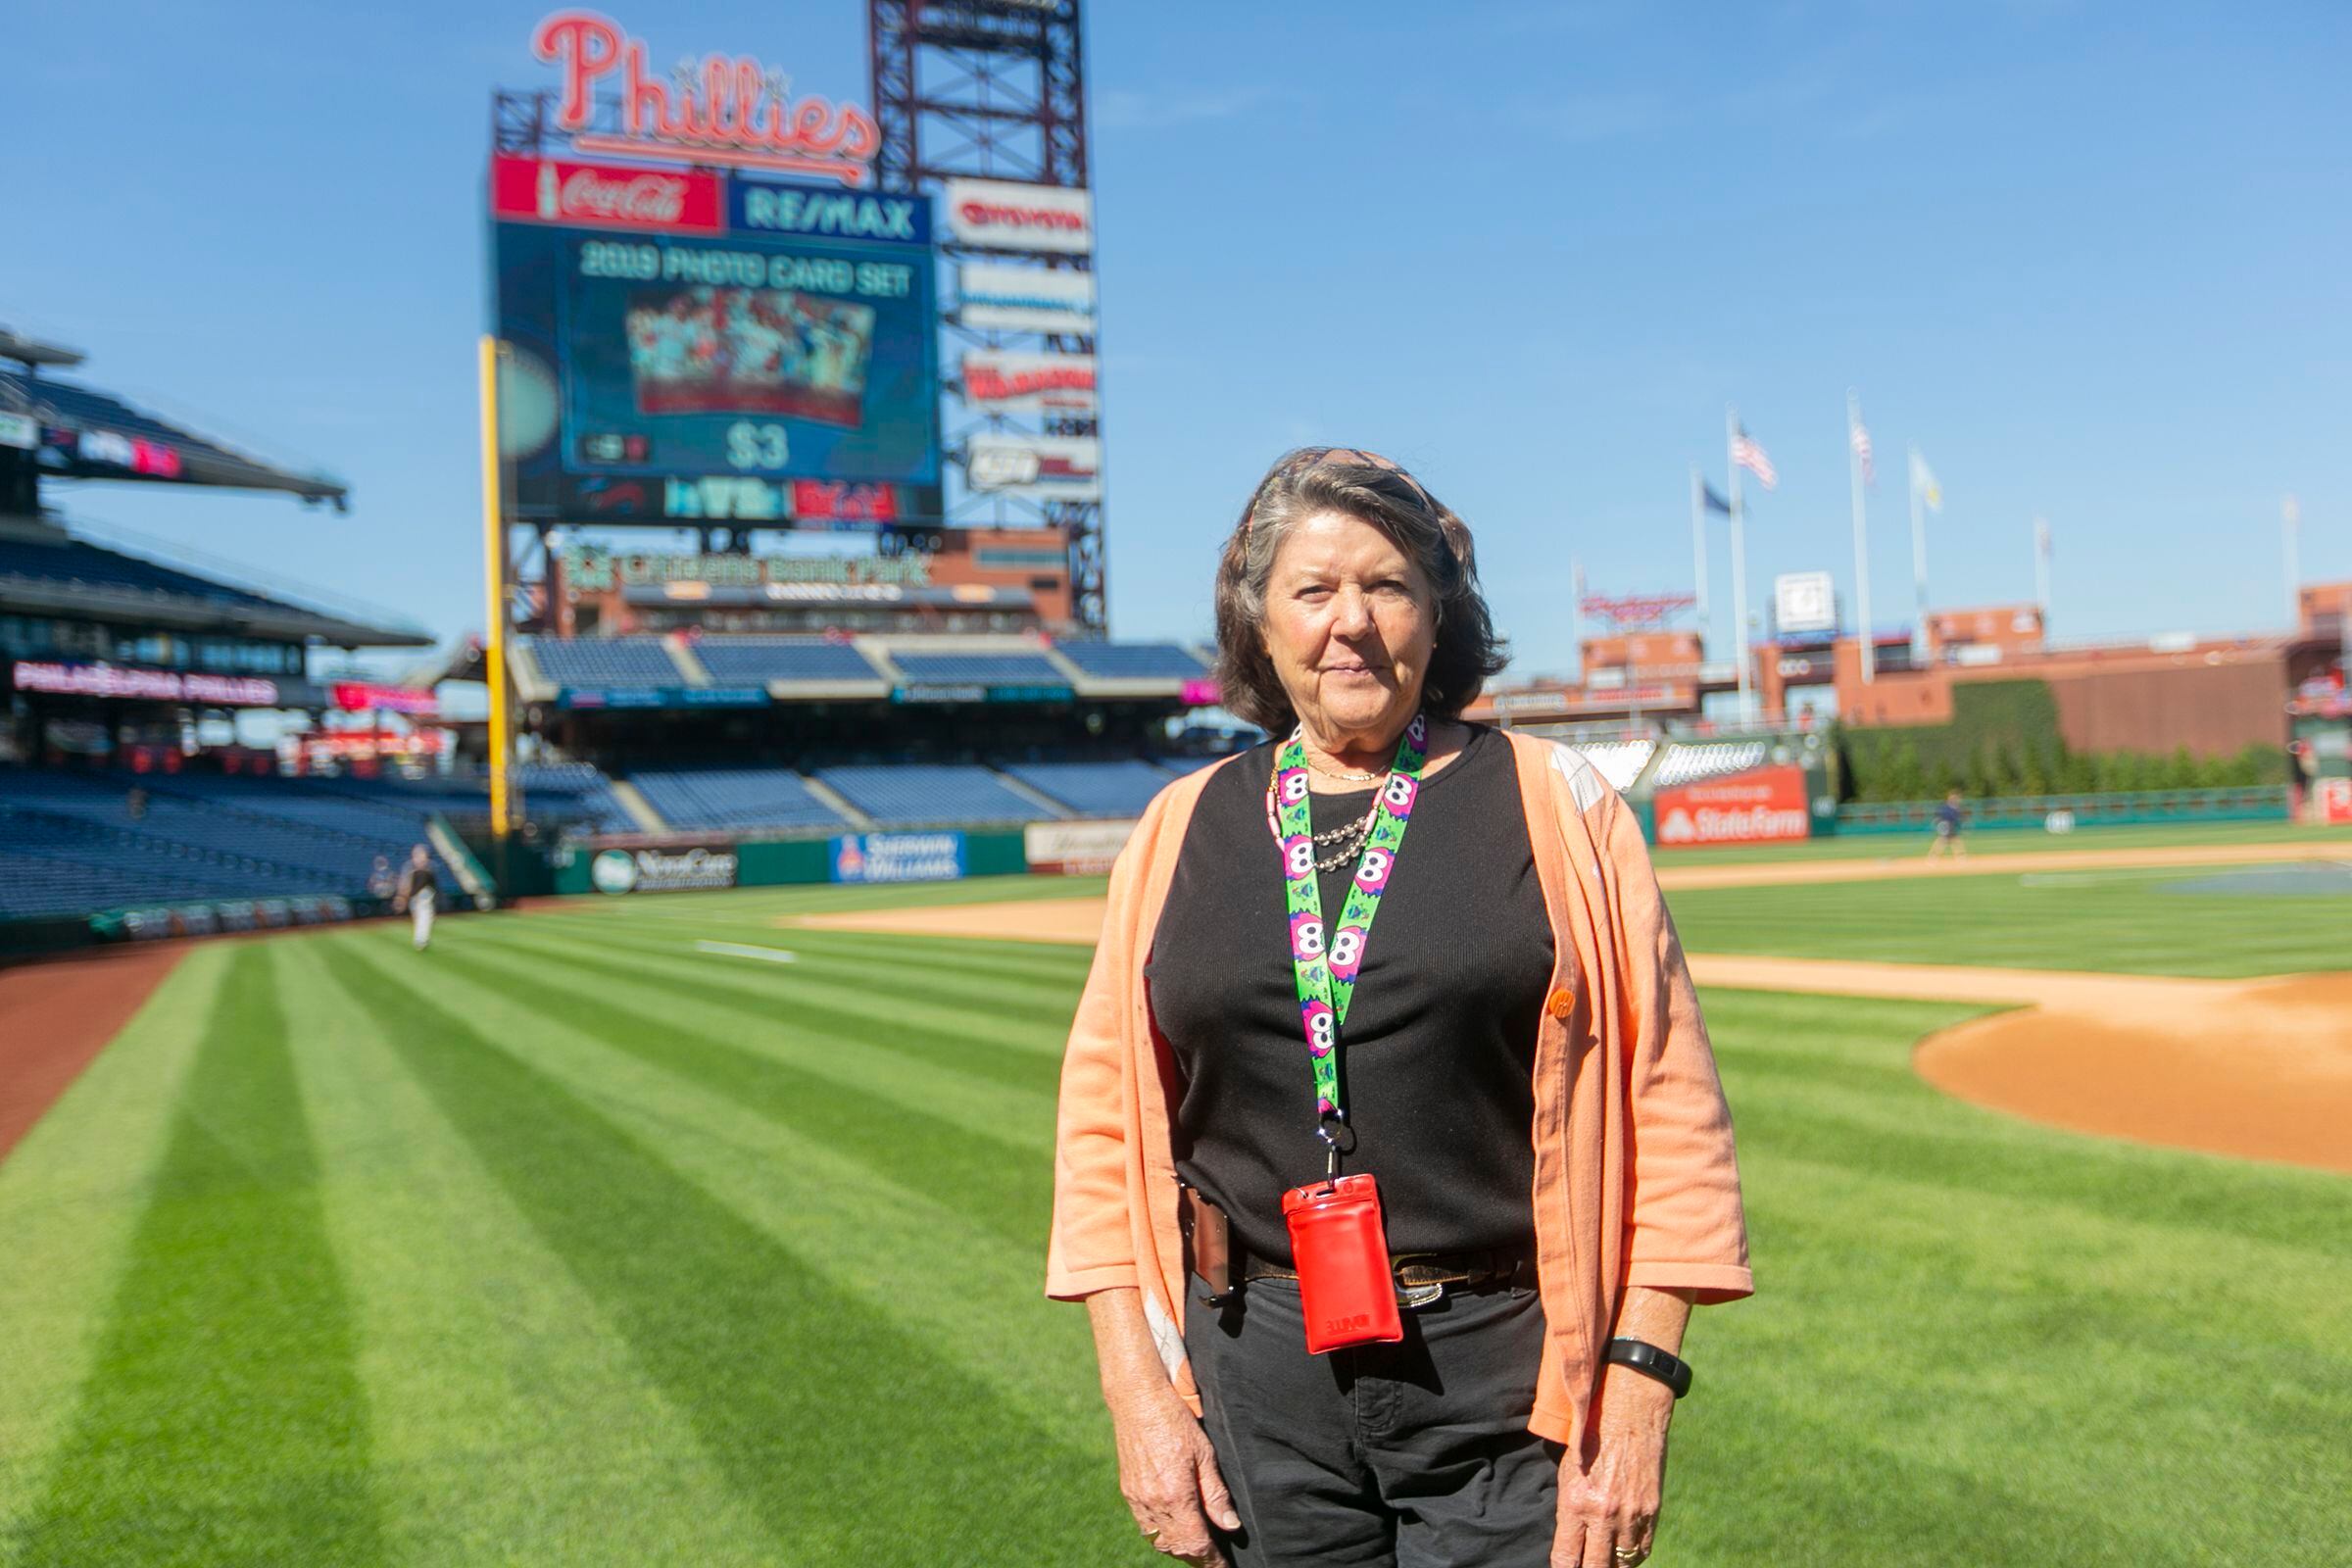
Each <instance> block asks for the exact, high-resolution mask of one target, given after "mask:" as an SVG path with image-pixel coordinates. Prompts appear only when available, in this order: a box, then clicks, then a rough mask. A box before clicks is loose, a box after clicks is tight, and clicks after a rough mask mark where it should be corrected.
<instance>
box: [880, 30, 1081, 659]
mask: <svg viewBox="0 0 2352 1568" xmlns="http://www.w3.org/2000/svg"><path fill="white" fill-rule="evenodd" d="M1083 41H1084V40H1083V37H1082V33H1081V28H1080V25H1079V0H868V12H867V42H868V45H869V47H870V48H871V50H872V72H873V77H872V90H873V98H872V101H873V109H874V119H875V121H876V123H878V124H879V125H880V127H881V131H882V145H881V150H880V151H879V153H877V155H876V156H875V159H874V179H875V183H876V185H877V186H879V187H880V188H881V189H883V190H889V191H927V192H932V193H937V192H938V191H940V190H941V189H942V188H943V186H944V185H945V183H946V181H948V180H950V179H956V178H982V179H1000V180H1013V181H1019V182H1021V183H1024V184H1032V185H1058V186H1063V187H1066V188H1070V189H1078V190H1083V189H1085V188H1087V184H1088V179H1087V139H1086V65H1085V51H1084V48H1083ZM940 253H941V255H942V256H944V257H948V258H951V259H955V260H957V261H962V260H966V259H970V258H972V257H974V256H980V257H985V258H987V259H988V260H991V261H998V262H1002V261H1006V260H1008V259H1018V258H1022V257H1023V254H1024V253H1021V252H1018V251H1012V252H1008V251H1007V250H1006V249H1005V248H1004V247H1002V246H991V247H989V248H988V249H986V250H984V251H974V250H973V249H971V248H970V247H967V246H963V245H959V244H957V243H956V241H955V239H954V238H953V236H952V233H951V236H950V237H949V238H947V239H946V240H944V241H943V242H942V244H941V246H940ZM1026 260H1027V262H1029V263H1030V264H1033V265H1036V266H1039V267H1041V268H1043V269H1046V270H1079V271H1087V272H1091V271H1093V270H1094V265H1095V262H1094V255H1093V253H1092V251H1091V250H1087V251H1076V252H1072V251H1066V250H1053V251H1045V250H1041V251H1038V252H1036V253H1035V254H1034V255H1029V256H1027V257H1026ZM949 321H950V323H951V330H952V331H954V332H955V333H956V335H957V336H958V337H959V338H961V339H962V340H963V341H964V342H966V343H968V344H969V345H970V346H973V347H978V348H991V349H993V348H1001V347H1005V346H1006V340H1007V339H1008V338H1010V339H1025V340H1027V342H1028V343H1029V344H1034V345H1035V346H1036V347H1040V348H1042V349H1044V350H1045V351H1047V352H1054V353H1066V354H1084V355H1091V354H1093V353H1094V352H1095V338H1094V334H1093V331H1092V329H1091V328H1089V329H1088V330H1087V331H1086V332H1083V333H1078V332H1069V331H1064V332H1048V333H1022V332H1008V331H1006V330H1004V329H993V330H988V331H974V330H972V329H971V328H969V327H966V326H964V325H963V324H962V323H961V322H960V321H959V320H957V319H956V316H955V315H954V314H953V313H951V315H950V316H949ZM1005 420H1006V416H1005V415H1003V414H985V415H973V416H969V417H964V418H962V419H960V420H958V421H956V422H954V423H952V424H951V426H950V429H949V439H948V445H949V447H950V449H951V450H955V449H956V448H958V447H961V446H962V445H963V444H964V443H965V442H966V441H968V439H969V437H970V436H971V435H972V434H973V433H974V432H975V431H978V432H981V433H986V432H988V431H992V430H1002V429H1004V428H1005ZM1042 425H1043V428H1042V429H1041V430H1039V431H1038V432H1037V433H1039V434H1042V435H1046V436H1062V437H1081V438H1089V439H1095V438H1099V437H1100V434H1101V424H1100V421H1099V418H1098V417H1097V415H1096V414H1095V413H1093V412H1091V411H1090V412H1087V413H1084V414H1075V413H1054V414H1048V415H1046V416H1044V417H1043V419H1042ZM1024 505H1029V504H1028V503H1015V502H1009V501H1006V500H1004V499H1001V498H996V497H990V496H985V495H972V494H966V495H965V496H964V497H963V498H962V499H961V500H960V501H956V502H951V503H950V504H949V508H948V511H949V518H948V520H949V521H950V522H951V523H955V522H957V521H959V520H960V521H965V522H971V521H978V520H981V518H980V515H979V514H980V513H981V512H982V511H983V510H986V511H988V512H989V513H991V514H992V515H991V516H990V517H989V518H988V519H987V520H990V521H996V522H1004V521H1007V520H1010V519H1009V518H1008V517H1007V515H1006V512H1007V509H1008V508H1013V507H1017V506H1024ZM1034 505H1035V508H1036V511H1037V512H1038V514H1039V515H1041V518H1042V520H1043V521H1044V522H1045V523H1047V524H1048V525H1049V526H1052V527H1054V528H1056V529H1058V530H1059V531H1060V532H1061V533H1062V535H1063V537H1064V539H1065V540H1066V541H1067V551H1068V560H1069V576H1070V597H1071V606H1072V612H1073V613H1074V615H1075V617H1076V620H1077V623H1078V625H1079V626H1080V627H1081V628H1082V629H1083V630H1085V631H1087V632H1089V633H1092V634H1094V635H1096V636H1101V635H1103V631H1104V629H1105V627H1106V625H1107V615H1106V613H1105V606H1104V577H1103V503H1102V502H1101V501H1100V500H1093V501H1059V500H1055V501H1045V502H1039V503H1035V504H1034Z"/></svg>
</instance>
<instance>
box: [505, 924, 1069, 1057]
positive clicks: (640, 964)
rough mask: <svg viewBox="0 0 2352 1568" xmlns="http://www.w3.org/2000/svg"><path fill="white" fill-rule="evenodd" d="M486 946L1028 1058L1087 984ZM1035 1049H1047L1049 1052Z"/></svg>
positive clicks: (1055, 1039)
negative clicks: (756, 993)
mask: <svg viewBox="0 0 2352 1568" xmlns="http://www.w3.org/2000/svg"><path fill="white" fill-rule="evenodd" d="M489 941H494V943H499V945H511V948H519V950H529V953H548V955H553V953H564V955H574V956H578V955H605V956H610V961H613V964H623V966H628V968H630V971H637V968H647V966H661V971H663V973H670V976H680V978H689V976H694V978H706V980H717V983H722V985H724V983H751V980H760V978H762V976H764V980H769V983H774V985H776V987H783V990H788V992H790V995H795V997H798V999H807V1002H813V1004H818V1006H821V1008H823V1015H828V1018H865V1020H877V1018H884V1015H887V1018H889V1020H894V1022H919V1025H924V1027H929V1030H943V1032H951V1034H955V1037H957V1039H962V1042H986V1044H990V1046H1005V1049H1013V1051H1023V1054H1028V1055H1037V1054H1040V1051H1042V1049H1052V1054H1054V1055H1056V1057H1058V1055H1060V1042H1063V1037H1065V1034H1068V1030H1070V1013H1072V1010H1075V1008H1077V992H1080V987H1082V985H1084V980H1087V976H1084V971H1072V973H1065V976H1040V978H1025V976H1018V973H1009V976H1006V973H998V971H995V968H993V966H990V964H988V961H986V959H981V961H966V964H964V966H959V968H955V971H934V968H931V966H929V964H924V961H910V959H907V956H906V955H889V953H887V950H865V953H823V950H811V948H805V945H800V943H788V941H776V938H769V936H762V938H758V941H755V943H753V945H762V948H781V950H786V953H790V955H795V961H793V964H790V971H783V968H781V966H778V968H776V973H766V971H764V968H755V966H753V961H751V959H741V956H736V955H727V953H701V950H696V948H694V943H696V941H712V938H692V936H687V938H670V941H647V938H645V936H642V933H635V931H630V933H605V936H602V938H595V941H553V938H539V936H531V933H515V931H494V933H489ZM717 941H729V943H741V941H743V936H741V933H736V936H727V938H717ZM1040 1042H1049V1046H1042V1044H1040Z"/></svg>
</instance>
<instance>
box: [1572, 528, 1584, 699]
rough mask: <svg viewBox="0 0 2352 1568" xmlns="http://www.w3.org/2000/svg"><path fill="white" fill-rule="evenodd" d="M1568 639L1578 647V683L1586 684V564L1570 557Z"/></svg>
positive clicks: (1580, 684)
mask: <svg viewBox="0 0 2352 1568" xmlns="http://www.w3.org/2000/svg"><path fill="white" fill-rule="evenodd" d="M1568 641H1569V642H1570V643H1572V644H1573V645H1575V648H1576V683H1577V684H1578V685H1579V686H1582V685H1584V684H1585V676H1586V674H1587V673H1588V672H1587V670H1586V669H1585V564H1584V563H1583V562H1581V561H1579V560H1577V559H1576V558H1575V557H1574V556H1570V557H1569V558H1568Z"/></svg>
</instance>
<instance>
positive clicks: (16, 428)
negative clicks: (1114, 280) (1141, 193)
mask: <svg viewBox="0 0 2352 1568" xmlns="http://www.w3.org/2000/svg"><path fill="white" fill-rule="evenodd" d="M1075 275H1083V274H1075ZM40 444H41V426H40V421H39V420H37V419H34V418H33V417H30V416H29V415H24V414H0V447H15V448H17V449H18V450H19V451H23V452H32V451H37V450H38V449H39V447H40Z"/></svg>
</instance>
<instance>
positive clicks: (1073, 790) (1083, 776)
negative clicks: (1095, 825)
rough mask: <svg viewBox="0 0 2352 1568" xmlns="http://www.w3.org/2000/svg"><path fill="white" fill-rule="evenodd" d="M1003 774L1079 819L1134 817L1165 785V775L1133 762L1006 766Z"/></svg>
mask: <svg viewBox="0 0 2352 1568" xmlns="http://www.w3.org/2000/svg"><path fill="white" fill-rule="evenodd" d="M1005 772H1007V773H1009V774H1011V775H1012V776H1013V777H1014V778H1017V779H1019V780H1020V781H1021V782H1022V783H1024V784H1026V785H1028V786H1029V787H1030V788H1031V789H1033V790H1036V791H1038V792H1039V793H1040V794H1043V795H1050V796H1052V797H1053V798H1054V800H1057V801H1059V802H1061V803H1062V805H1064V806H1067V807H1068V808H1070V809H1072V810H1074V811H1076V812H1078V813H1079V814H1080V815H1081V816H1134V815H1136V814H1137V813H1139V812H1140V811H1142V810H1143V809H1144V808H1145V807H1147V806H1149V805H1151V804H1152V797H1153V796H1154V795H1157V794H1158V793H1159V792H1160V791H1161V790H1163V789H1165V788H1167V785H1168V775H1167V774H1165V773H1163V772H1161V771H1160V770H1159V769H1158V768H1156V767H1153V766H1152V764H1151V763H1150V762H1143V761H1137V760H1133V759H1122V760H1118V761H1112V762H1021V763H1007V764H1005Z"/></svg>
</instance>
